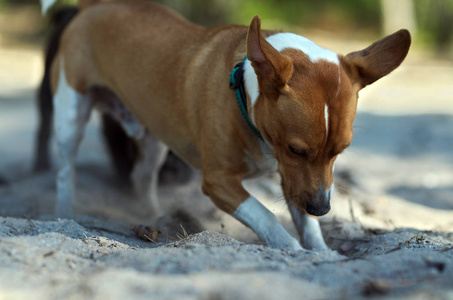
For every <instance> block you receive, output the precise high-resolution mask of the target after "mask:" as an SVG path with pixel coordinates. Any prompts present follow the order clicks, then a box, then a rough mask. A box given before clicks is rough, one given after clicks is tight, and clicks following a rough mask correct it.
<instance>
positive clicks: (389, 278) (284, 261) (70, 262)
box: [0, 48, 453, 300]
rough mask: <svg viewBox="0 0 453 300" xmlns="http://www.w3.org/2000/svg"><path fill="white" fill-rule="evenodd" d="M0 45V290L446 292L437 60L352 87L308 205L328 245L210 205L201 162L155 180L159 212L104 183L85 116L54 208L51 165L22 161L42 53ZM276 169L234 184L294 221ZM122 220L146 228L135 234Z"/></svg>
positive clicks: (100, 156) (146, 295)
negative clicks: (271, 239) (346, 133)
mask: <svg viewBox="0 0 453 300" xmlns="http://www.w3.org/2000/svg"><path fill="white" fill-rule="evenodd" d="M350 50H353V49H350ZM0 52H1V53H0V54H1V55H0V65H1V66H2V67H1V69H0V78H1V82H2V83H0V87H1V89H0V140H1V141H2V143H1V147H0V177H1V179H2V180H1V185H0V299H2V300H3V299H27V300H30V299H150V298H151V299H360V298H368V297H385V298H392V299H405V298H411V299H427V298H431V299H453V168H452V163H453V152H452V149H453V134H452V133H453V86H452V85H451V82H453V64H452V63H451V62H445V61H435V60H427V59H426V57H424V56H422V55H418V56H417V55H413V56H409V59H408V61H407V62H406V63H405V64H404V65H403V66H402V67H401V68H400V69H398V70H397V71H395V73H393V74H392V75H391V76H389V77H388V78H385V79H383V80H382V81H380V82H378V83H376V84H375V86H373V87H370V88H369V89H368V90H365V91H364V92H363V93H362V94H361V97H360V104H359V111H358V116H357V119H356V122H355V138H354V141H353V144H352V146H351V147H350V149H348V150H347V151H346V152H345V153H344V154H343V155H341V157H339V158H338V160H337V164H336V174H335V176H336V177H335V182H336V186H337V189H336V192H335V194H334V199H333V201H332V211H331V212H330V213H329V214H327V215H326V216H325V217H322V218H320V221H321V225H322V229H323V233H324V236H325V239H326V241H327V244H328V245H329V246H330V247H331V248H332V249H333V250H332V251H323V252H312V251H302V252H297V253H292V252H286V251H281V250H275V249H269V248H268V247H266V246H265V245H263V244H262V243H261V242H260V241H259V240H258V239H257V237H256V235H254V233H253V232H251V231H250V230H249V229H247V228H245V227H244V226H243V225H242V224H240V223H239V222H237V221H236V220H234V219H233V218H232V217H230V216H228V215H226V214H224V213H222V212H221V211H219V210H218V209H216V208H215V207H214V205H213V204H212V203H211V202H210V200H209V199H208V198H206V197H205V196H203V195H202V193H201V191H200V174H195V175H194V176H193V179H192V180H191V181H190V182H188V183H185V184H177V183H174V184H173V183H171V184H167V185H165V186H161V188H160V190H159V196H160V199H161V201H162V203H163V206H164V208H165V211H166V213H165V215H164V216H162V217H160V218H158V219H152V218H149V217H147V216H146V212H143V209H142V205H141V204H140V203H139V202H137V200H136V199H134V198H133V197H132V196H131V195H130V194H129V193H128V192H126V191H123V190H121V189H120V188H118V186H119V185H118V182H117V181H116V179H115V176H114V173H113V171H112V168H111V166H110V164H109V161H108V158H107V156H106V152H105V150H104V147H103V145H102V143H101V140H100V136H99V131H98V129H97V126H98V123H99V122H98V118H97V117H96V115H95V116H94V118H93V120H92V121H91V123H90V126H89V128H88V130H87V133H86V138H85V140H84V142H83V144H82V146H81V150H80V155H79V159H78V198H79V199H78V202H77V205H76V214H75V215H74V216H73V217H72V218H69V219H58V218H55V217H54V215H53V206H54V203H55V185H54V177H55V168H54V169H52V170H51V171H49V172H46V173H41V174H33V173H31V171H30V170H31V159H32V150H33V141H34V131H35V128H36V111H35V104H34V93H35V89H36V86H37V82H38V80H39V74H40V71H41V69H40V68H41V63H40V61H41V56H40V53H39V51H37V50H35V49H29V50H20V49H6V48H3V49H1V50H0ZM422 58H423V59H422ZM53 151H55V149H53ZM53 153H55V152H53ZM54 157H56V156H55V155H54ZM53 161H54V166H55V165H56V159H54V160H53ZM277 182H278V178H273V177H269V178H263V179H261V180H258V181H254V182H250V183H248V189H249V190H250V191H251V192H252V193H253V194H254V195H255V196H256V197H257V198H258V199H260V200H261V201H262V202H263V203H264V204H265V205H266V206H268V207H269V208H270V209H271V210H272V211H273V212H274V213H275V214H276V215H277V217H278V218H279V219H280V221H281V222H282V223H283V224H284V226H285V227H286V228H288V230H289V232H290V233H291V234H293V235H295V230H294V228H293V226H292V224H291V221H290V216H289V213H288V210H287V208H286V206H285V203H284V200H283V198H282V195H281V191H280V190H279V186H278V183H277ZM137 225H143V226H151V228H152V230H151V232H150V233H149V234H151V235H152V234H153V232H152V231H155V230H159V231H160V232H161V233H160V234H159V235H158V236H157V237H156V239H155V240H154V241H144V240H141V239H139V238H138V237H137V236H136V234H135V232H134V230H133V228H134V226H137Z"/></svg>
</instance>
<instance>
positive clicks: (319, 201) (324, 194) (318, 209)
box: [305, 185, 333, 216]
mask: <svg viewBox="0 0 453 300" xmlns="http://www.w3.org/2000/svg"><path fill="white" fill-rule="evenodd" d="M332 194H333V185H332V187H331V188H330V189H328V190H326V189H323V188H321V189H319V191H318V193H317V194H316V196H315V197H314V198H313V201H311V202H309V203H307V206H306V208H305V209H306V211H307V213H309V214H310V215H314V216H323V215H325V214H327V213H328V212H329V211H330V199H331V197H332Z"/></svg>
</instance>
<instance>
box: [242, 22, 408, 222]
mask: <svg viewBox="0 0 453 300" xmlns="http://www.w3.org/2000/svg"><path fill="white" fill-rule="evenodd" d="M410 43H411V38H410V34H409V32H408V31H407V30H400V31H398V32H396V33H394V34H392V35H389V36H387V37H385V38H383V39H381V40H379V41H377V42H375V43H373V44H372V45H371V46H369V47H368V48H366V49H364V50H361V51H357V52H353V53H350V54H348V55H346V56H342V55H337V54H335V53H334V52H331V51H329V50H326V49H323V48H321V47H319V46H318V45H316V44H314V43H313V42H311V41H309V40H307V39H305V38H303V37H300V36H297V35H294V34H288V33H279V34H275V35H271V36H270V37H268V38H266V39H265V38H263V37H262V35H261V33H260V19H259V17H258V16H255V18H254V19H253V20H252V23H251V25H250V27H249V31H248V36H247V58H248V60H249V61H250V62H248V63H249V64H250V63H251V66H252V67H253V69H252V71H254V73H255V74H256V77H255V78H256V79H255V81H256V80H257V87H256V88H255V89H256V90H255V91H253V89H254V87H253V84H252V85H250V83H247V79H248V77H247V76H249V75H250V74H247V69H246V74H245V79H246V87H247V91H248V94H249V97H250V98H251V102H252V104H253V108H252V112H251V113H252V118H253V120H254V122H255V124H256V127H257V128H258V129H259V131H260V132H261V134H262V135H263V137H264V139H265V141H266V142H267V143H268V144H270V146H271V147H272V148H273V154H274V156H275V158H276V159H277V161H278V166H279V167H278V168H279V172H280V174H281V177H282V188H283V192H284V195H285V198H286V200H287V201H288V203H289V204H290V205H293V206H295V208H297V209H300V210H303V209H305V210H306V211H307V212H308V213H309V214H312V215H317V216H320V215H324V214H326V213H327V212H328V211H329V210H330V198H331V194H332V190H333V167H334V162H335V159H336V158H337V156H338V155H339V154H340V153H341V152H342V151H343V150H344V149H345V148H346V147H348V146H349V144H350V143H351V141H352V136H353V122H354V118H355V115H356V109H357V100H358V92H359V90H360V89H362V88H363V87H365V86H366V85H368V84H371V83H373V82H374V81H376V80H378V79H379V78H381V77H383V76H385V75H387V74H388V73H390V72H391V71H393V70H394V69H395V68H396V67H398V66H399V65H400V64H401V62H402V61H403V60H404V58H405V57H406V55H407V52H408V50H409V47H410ZM249 69H251V68H249ZM254 76H255V75H254ZM249 77H250V76H249ZM249 81H251V80H249ZM255 86H256V83H255Z"/></svg>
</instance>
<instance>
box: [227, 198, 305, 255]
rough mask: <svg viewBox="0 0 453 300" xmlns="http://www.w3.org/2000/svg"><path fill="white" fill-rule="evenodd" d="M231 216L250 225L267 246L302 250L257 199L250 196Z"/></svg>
mask: <svg viewBox="0 0 453 300" xmlns="http://www.w3.org/2000/svg"><path fill="white" fill-rule="evenodd" d="M233 217H235V218H236V219H237V220H239V221H241V222H242V223H244V224H245V225H247V226H248V227H250V228H251V229H252V230H253V231H255V233H256V234H257V235H258V237H259V238H260V239H262V240H263V241H265V242H266V244H267V245H268V246H269V247H272V248H277V249H288V250H302V247H301V246H300V244H299V242H298V241H297V240H296V239H295V238H293V237H292V236H291V235H290V234H289V233H288V232H287V231H286V230H285V228H283V226H282V225H281V224H280V223H279V222H278V220H277V218H276V217H275V215H274V214H273V213H271V212H270V211H269V210H268V209H267V208H266V207H264V205H262V204H261V203H260V202H258V200H256V199H255V198H253V197H252V196H250V197H249V198H248V199H247V200H245V201H244V202H243V203H242V204H241V205H239V207H238V208H237V209H236V211H235V212H234V213H233Z"/></svg>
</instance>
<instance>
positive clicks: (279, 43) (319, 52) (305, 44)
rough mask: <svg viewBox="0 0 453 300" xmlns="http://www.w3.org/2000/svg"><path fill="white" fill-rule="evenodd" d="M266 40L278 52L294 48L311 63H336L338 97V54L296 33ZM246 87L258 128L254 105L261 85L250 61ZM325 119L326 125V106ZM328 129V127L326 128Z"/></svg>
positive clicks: (251, 111) (253, 120) (246, 74)
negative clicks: (320, 61)
mask: <svg viewBox="0 0 453 300" xmlns="http://www.w3.org/2000/svg"><path fill="white" fill-rule="evenodd" d="M266 40H267V41H268V42H269V44H271V45H272V46H273V47H274V48H275V49H277V50H278V51H280V52H281V51H283V50H284V49H287V48H292V49H296V50H300V51H302V52H303V53H304V54H305V55H307V57H308V58H309V59H310V61H311V62H313V63H315V62H317V61H319V60H326V61H328V62H331V63H334V64H336V65H337V66H338V91H337V95H338V94H339V92H340V62H339V59H338V54H337V53H335V52H333V51H331V50H328V49H325V48H322V47H321V46H319V45H318V44H316V43H315V42H313V41H311V40H309V39H307V38H305V37H302V36H300V35H297V34H294V33H277V34H274V35H271V36H269V37H267V38H266ZM244 86H245V90H246V92H247V93H248V96H249V98H250V103H251V105H250V108H249V110H250V120H251V121H252V123H253V124H254V125H255V126H256V122H255V115H254V109H253V107H254V105H255V103H256V101H257V100H258V97H259V94H260V92H259V84H258V77H257V76H256V73H255V70H254V69H253V66H252V63H251V61H250V60H248V59H246V60H245V62H244ZM325 119H326V123H327V122H328V106H327V104H326V105H325ZM326 128H328V127H326Z"/></svg>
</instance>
